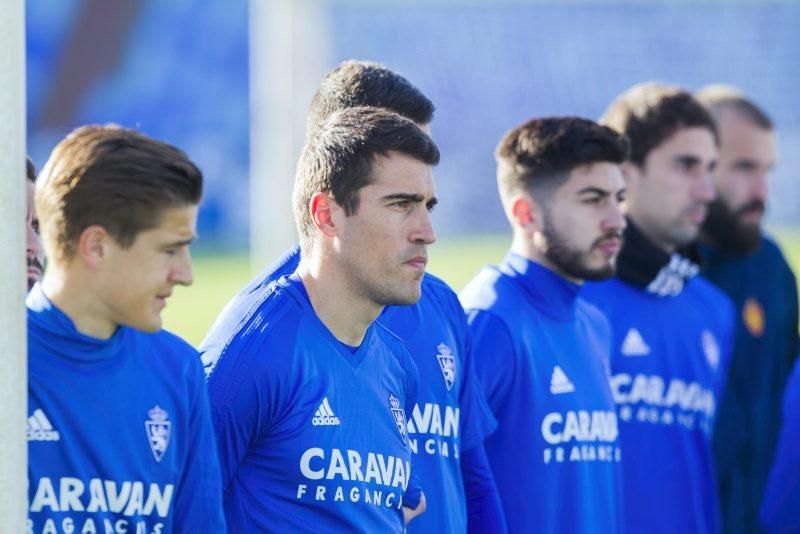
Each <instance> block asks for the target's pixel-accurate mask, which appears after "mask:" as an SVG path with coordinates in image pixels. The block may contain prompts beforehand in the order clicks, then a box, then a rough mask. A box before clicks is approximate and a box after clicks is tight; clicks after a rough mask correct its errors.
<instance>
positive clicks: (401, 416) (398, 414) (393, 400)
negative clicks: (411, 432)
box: [389, 393, 406, 445]
mask: <svg viewBox="0 0 800 534" xmlns="http://www.w3.org/2000/svg"><path fill="white" fill-rule="evenodd" d="M389 408H390V409H391V410H392V417H394V422H395V424H396V425H397V431H398V432H400V438H401V439H402V440H403V445H405V444H406V413H405V411H403V406H402V405H401V404H400V400H399V399H398V398H397V397H395V396H394V394H392V393H389Z"/></svg>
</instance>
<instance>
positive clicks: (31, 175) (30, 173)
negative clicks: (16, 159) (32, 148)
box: [25, 156, 36, 183]
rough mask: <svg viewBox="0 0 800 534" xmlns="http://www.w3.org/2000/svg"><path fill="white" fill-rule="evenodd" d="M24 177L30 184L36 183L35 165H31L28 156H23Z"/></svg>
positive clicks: (31, 162)
mask: <svg viewBox="0 0 800 534" xmlns="http://www.w3.org/2000/svg"><path fill="white" fill-rule="evenodd" d="M25 176H26V177H27V179H28V180H30V181H31V182H34V183H35V182H36V165H34V164H33V161H31V158H30V156H25Z"/></svg>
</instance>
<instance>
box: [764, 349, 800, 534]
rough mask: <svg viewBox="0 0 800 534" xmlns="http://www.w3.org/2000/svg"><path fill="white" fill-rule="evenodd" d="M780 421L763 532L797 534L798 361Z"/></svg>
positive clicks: (799, 487) (799, 523)
mask: <svg viewBox="0 0 800 534" xmlns="http://www.w3.org/2000/svg"><path fill="white" fill-rule="evenodd" d="M782 419H783V423H782V426H781V432H780V438H779V440H778V447H777V449H776V451H775V463H774V464H773V465H772V470H771V471H770V473H769V480H768V482H767V489H766V491H765V492H764V502H763V504H762V506H761V524H762V527H763V528H764V530H765V531H766V532H775V533H778V532H800V360H798V361H797V362H796V363H795V365H794V371H792V374H791V375H790V376H789V381H788V382H787V383H786V393H785V397H784V402H783V417H782Z"/></svg>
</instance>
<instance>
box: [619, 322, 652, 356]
mask: <svg viewBox="0 0 800 534" xmlns="http://www.w3.org/2000/svg"><path fill="white" fill-rule="evenodd" d="M648 354H650V347H649V346H648V345H647V343H645V341H644V338H643V337H642V334H640V333H639V331H638V330H636V329H635V328H631V329H630V330H628V334H627V335H626V336H625V340H624V341H623V342H622V355H623V356H647V355H648Z"/></svg>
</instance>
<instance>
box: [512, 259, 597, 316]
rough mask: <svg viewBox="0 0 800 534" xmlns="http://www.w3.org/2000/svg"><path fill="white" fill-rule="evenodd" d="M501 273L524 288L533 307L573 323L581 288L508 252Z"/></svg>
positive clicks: (532, 262) (540, 266)
mask: <svg viewBox="0 0 800 534" xmlns="http://www.w3.org/2000/svg"><path fill="white" fill-rule="evenodd" d="M500 270H501V271H502V272H503V273H504V274H506V275H508V276H510V277H512V278H514V279H515V280H516V281H517V282H519V283H520V285H522V287H523V288H524V289H525V292H526V293H527V294H528V296H529V297H530V301H531V304H533V305H534V306H536V308H537V309H539V310H541V311H542V312H543V313H545V314H546V315H549V316H551V317H554V318H556V319H562V320H565V319H571V318H572V317H574V315H575V304H576V302H577V299H578V293H579V292H580V288H581V286H579V285H578V284H575V283H573V282H570V281H569V280H567V279H566V278H564V277H563V276H561V275H559V274H557V273H555V272H553V271H551V270H550V269H547V268H546V267H544V266H542V265H540V264H538V263H536V262H535V261H532V260H530V259H528V258H524V257H522V256H520V255H519V254H516V253H515V252H511V251H509V252H508V253H507V254H506V257H505V258H504V259H503V262H502V263H501V264H500Z"/></svg>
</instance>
